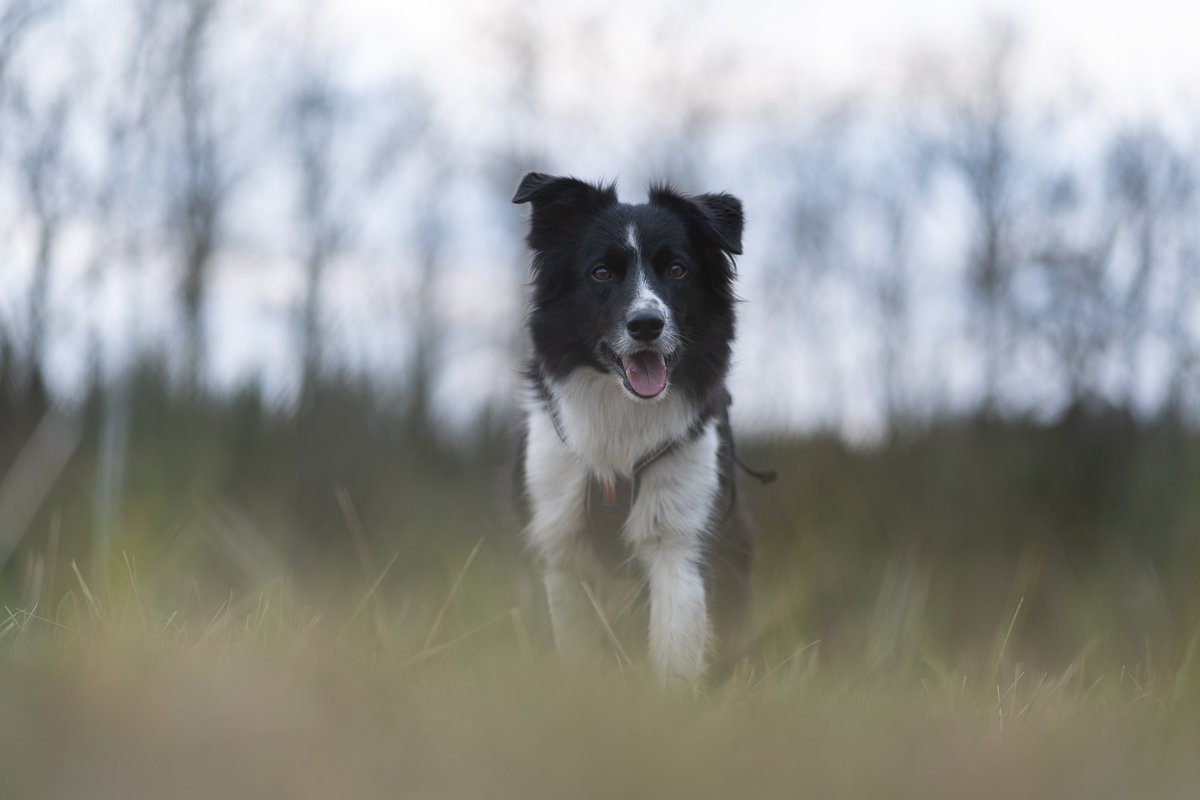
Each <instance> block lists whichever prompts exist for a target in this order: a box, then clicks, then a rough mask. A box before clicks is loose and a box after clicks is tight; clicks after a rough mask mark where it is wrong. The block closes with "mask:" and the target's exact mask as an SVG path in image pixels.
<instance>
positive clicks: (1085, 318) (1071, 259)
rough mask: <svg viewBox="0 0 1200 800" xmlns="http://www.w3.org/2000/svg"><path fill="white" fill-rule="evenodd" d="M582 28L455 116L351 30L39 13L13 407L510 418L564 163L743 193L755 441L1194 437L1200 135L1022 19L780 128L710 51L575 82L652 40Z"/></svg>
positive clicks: (3, 190) (2, 322)
mask: <svg viewBox="0 0 1200 800" xmlns="http://www.w3.org/2000/svg"><path fill="white" fill-rule="evenodd" d="M543 11H545V10H544V9H543ZM560 16H561V15H560ZM548 18H549V15H548V14H546V13H540V12H539V11H538V10H537V9H527V8H525V7H523V6H511V7H505V8H500V9H498V10H497V11H496V12H495V13H494V15H493V16H492V17H490V18H489V19H488V20H487V24H485V25H482V26H481V27H480V31H481V33H480V34H479V37H480V52H481V54H482V55H481V56H480V64H481V65H484V66H486V68H487V71H488V74H489V75H492V74H493V73H494V78H495V80H494V81H493V83H492V84H490V85H489V87H488V89H487V90H486V91H484V90H480V92H479V94H478V95H477V96H475V97H474V98H473V99H471V98H469V99H467V100H462V99H461V98H459V99H457V100H455V99H451V98H447V97H442V96H439V94H438V92H437V87H435V86H434V85H433V84H431V83H429V82H427V81H426V80H422V79H419V78H417V77H415V76H414V75H403V74H399V75H390V76H384V77H382V78H380V77H375V78H371V79H369V80H368V79H364V78H360V77H358V78H356V77H352V76H353V75H355V73H354V70H353V69H352V68H351V66H352V61H351V59H350V58H349V56H348V55H347V53H346V52H344V51H340V50H339V49H338V48H337V47H335V46H334V45H332V44H331V43H330V41H329V40H328V39H327V38H323V36H322V34H321V31H322V30H323V29H322V25H321V21H320V19H319V18H317V17H313V18H312V19H310V20H309V21H308V23H307V25H306V26H301V28H300V29H297V28H296V27H295V26H290V27H289V25H285V24H283V22H281V21H280V20H279V19H273V18H271V17H269V15H267V14H266V13H265V12H257V11H255V10H254V9H252V8H248V7H243V6H241V5H238V4H235V3H233V2H232V0H5V1H4V2H3V4H2V6H0V123H2V124H0V205H2V206H3V208H4V210H5V217H6V220H7V224H6V226H5V229H4V234H5V235H4V237H3V238H2V239H0V258H2V261H3V264H4V267H3V274H0V292H2V293H3V300H4V305H3V306H2V307H0V343H2V344H3V347H4V348H6V352H7V353H8V355H7V357H6V359H5V362H4V363H5V369H6V370H7V371H8V373H9V376H8V383H9V385H10V386H11V387H14V391H17V392H18V394H28V395H29V396H30V397H31V398H34V400H33V401H32V402H35V404H36V402H37V401H36V398H37V397H39V396H44V395H52V396H53V397H54V398H57V400H59V401H61V402H67V403H68V404H69V403H70V402H74V401H77V400H78V398H80V397H81V396H82V395H83V394H85V393H86V391H87V386H88V384H89V383H99V384H111V383H114V382H116V383H120V382H121V381H123V380H126V374H127V372H128V369H129V365H131V364H133V363H135V362H137V361H138V360H139V359H142V358H143V357H144V356H145V354H146V353H154V354H157V355H156V356H155V357H156V358H160V359H161V360H162V362H163V363H165V364H166V365H167V366H168V373H169V375H170V379H171V380H172V381H173V382H174V384H175V385H177V386H178V387H179V389H180V390H181V391H182V392H183V393H184V394H196V393H198V392H200V393H202V392H206V391H209V392H211V391H219V392H228V391H230V390H232V389H233V388H235V387H236V386H238V385H240V384H241V383H244V382H245V381H248V380H254V379H255V376H260V377H261V378H262V380H263V381H264V386H265V387H266V391H267V393H268V395H269V396H270V398H271V402H272V403H276V404H280V405H281V407H286V408H291V409H296V408H298V407H299V405H300V404H302V403H303V402H305V398H307V397H308V396H310V395H311V393H312V392H313V391H314V387H315V385H316V381H317V378H318V376H320V375H322V374H328V375H335V374H346V373H347V372H350V373H354V374H358V375H365V376H367V377H368V378H369V379H370V380H372V381H374V382H377V383H379V384H380V385H381V386H383V387H386V388H389V389H395V390H397V391H398V392H400V393H401V394H405V395H406V396H408V397H409V399H410V400H411V402H413V403H416V404H423V405H426V406H430V405H431V404H432V407H433V408H435V409H437V412H438V413H437V414H435V415H434V416H435V417H437V418H438V420H439V424H441V425H443V426H449V428H451V429H455V428H458V429H461V428H463V427H464V426H466V427H469V426H470V424H471V420H472V419H474V418H475V417H477V416H479V415H480V414H487V413H492V414H496V413H504V412H505V410H506V409H508V408H510V407H511V402H512V398H513V395H514V392H513V379H512V376H513V374H514V370H513V368H512V365H513V364H514V363H516V362H517V361H518V360H519V355H520V352H521V343H520V333H519V328H520V321H521V304H522V286H523V281H524V274H525V273H524V270H525V257H524V255H523V253H522V249H521V244H520V235H521V227H522V222H521V217H520V215H519V211H518V210H517V209H514V208H513V207H512V206H511V205H510V204H509V197H510V193H511V190H512V186H513V185H514V184H515V182H516V180H517V178H518V177H519V175H520V174H522V173H523V172H524V171H525V170H527V169H531V168H540V169H547V170H556V171H561V172H569V173H576V174H580V175H583V176H587V177H599V176H601V175H605V176H613V175H616V176H619V177H620V178H621V180H622V187H623V189H624V191H625V192H626V194H627V196H631V197H634V198H636V196H637V192H638V191H639V190H640V187H641V186H643V185H644V183H645V182H646V180H648V179H650V178H653V177H658V178H665V179H670V180H674V181H675V182H677V183H679V184H680V185H681V186H683V187H684V188H685V189H705V188H712V187H720V188H724V189H728V190H730V191H733V192H735V193H737V194H739V195H740V196H742V197H743V199H744V200H745V201H746V203H747V208H748V209H749V212H750V226H749V229H748V237H749V238H748V243H747V256H746V257H745V259H743V261H742V262H741V264H740V269H741V293H742V295H743V296H744V297H745V298H746V299H747V300H748V301H749V302H747V303H746V304H745V305H744V306H743V310H742V319H743V326H742V343H741V347H742V353H741V355H740V356H739V359H738V362H739V365H740V370H741V371H740V373H739V382H740V385H741V386H742V387H743V389H742V391H741V392H740V402H739V413H740V414H742V416H743V424H745V425H749V426H752V427H756V429H757V430H759V431H762V432H769V431H772V430H776V431H778V430H796V429H797V428H799V429H804V430H812V429H814V428H834V429H840V430H842V431H843V432H847V433H850V434H852V435H854V436H856V437H862V436H864V435H865V436H867V437H868V438H871V437H878V435H880V434H884V433H887V432H889V431H891V432H897V431H903V430H905V429H911V428H912V427H913V426H917V427H920V426H921V425H923V424H926V423H928V422H931V421H934V420H937V419H940V418H944V417H946V416H947V415H949V416H951V417H963V416H971V415H973V414H976V413H978V414H983V415H985V416H989V417H1001V416H1015V417H1027V416H1032V417H1033V418H1035V419H1040V420H1043V421H1050V420H1053V419H1056V418H1057V417H1059V416H1060V415H1062V414H1063V413H1065V412H1066V411H1067V410H1068V409H1070V408H1073V407H1075V406H1079V405H1089V406H1093V407H1096V408H1101V407H1115V408H1121V409H1126V410H1128V411H1129V412H1130V413H1132V414H1134V415H1135V416H1136V417H1138V418H1139V419H1143V420H1145V419H1150V418H1156V417H1160V416H1169V417H1173V418H1178V419H1181V420H1184V421H1186V422H1188V423H1191V422H1193V421H1194V420H1195V415H1196V411H1197V407H1196V402H1197V398H1198V395H1197V389H1198V387H1197V355H1198V353H1200V311H1198V300H1200V294H1198V292H1200V268H1198V266H1200V265H1197V263H1196V259H1197V253H1198V252H1200V249H1198V244H1200V243H1198V242H1197V233H1196V231H1197V230H1200V228H1198V227H1197V226H1196V225H1195V218H1196V212H1197V207H1196V203H1197V195H1196V191H1195V186H1196V172H1197V164H1198V163H1200V162H1198V160H1197V157H1196V156H1197V153H1196V148H1195V141H1194V136H1193V132H1192V129H1191V128H1188V127H1187V125H1186V124H1181V123H1179V122H1178V119H1176V122H1175V123H1174V124H1172V125H1171V126H1168V125H1167V123H1166V122H1165V121H1164V118H1160V117H1149V116H1148V117H1146V118H1145V119H1140V120H1132V121H1131V120H1121V119H1117V120H1116V121H1115V122H1114V121H1113V118H1112V117H1111V116H1110V115H1107V114H1106V113H1105V111H1104V108H1103V107H1102V106H1101V105H1100V104H1099V103H1097V102H1092V103H1091V104H1089V103H1087V102H1084V101H1080V100H1074V99H1071V98H1064V99H1062V100H1059V101H1053V102H1051V101H1035V100H1034V99H1032V98H1033V95H1032V94H1031V93H1030V92H1029V91H1028V90H1027V88H1026V87H1027V86H1028V82H1027V81H1026V80H1025V76H1024V75H1023V73H1022V67H1023V63H1024V62H1023V61H1022V59H1021V49H1020V37H1019V36H1018V35H1017V33H1016V32H1015V29H1014V28H1013V27H1012V26H1010V25H1004V24H993V25H991V26H988V27H985V28H983V29H982V30H981V33H980V35H979V37H978V38H977V41H972V42H969V43H967V44H966V46H965V47H964V50H963V52H961V53H957V54H956V53H943V54H937V53H928V52H926V53H918V54H917V55H915V56H914V57H913V58H912V59H911V60H910V61H908V62H905V63H902V64H898V65H897V67H896V70H895V73H896V75H897V76H899V77H898V78H895V79H893V80H892V81H891V82H890V83H888V84H887V85H883V84H881V85H880V86H878V87H870V88H869V89H868V90H867V91H865V92H864V93H862V94H860V95H857V96H853V97H837V98H833V99H828V98H826V99H824V100H818V99H813V98H811V97H803V96H798V95H796V94H794V93H789V91H788V90H786V88H779V89H777V90H774V93H771V92H767V93H766V94H765V95H762V96H763V98H764V99H760V100H758V101H756V102H755V104H752V105H747V104H746V102H745V101H744V100H743V99H742V98H741V93H742V91H743V90H745V89H746V87H747V86H749V85H751V84H754V85H757V84H755V81H759V83H761V81H760V80H759V79H760V78H762V76H761V75H758V74H756V73H755V72H754V67H753V61H752V60H748V59H742V60H741V61H740V62H739V60H738V59H737V58H734V56H736V55H737V53H733V52H727V51H726V50H722V49H721V48H719V47H718V48H715V49H713V50H711V51H703V50H702V51H701V52H705V54H704V55H693V56H687V55H686V53H687V52H691V51H690V50H689V51H684V50H683V49H682V48H680V47H678V44H679V42H678V35H677V34H676V36H675V38H669V37H668V39H664V41H663V42H662V45H663V48H664V53H665V55H664V57H663V58H662V60H661V63H658V64H655V65H654V66H653V68H651V69H650V70H648V71H647V75H646V77H645V79H644V83H643V84H638V85H633V86H631V88H630V92H629V94H630V95H631V96H635V97H636V98H637V100H636V101H630V102H629V103H627V104H626V105H620V104H619V103H618V102H617V101H616V100H614V99H613V97H612V96H611V93H610V94H605V93H601V92H598V93H596V95H595V102H593V103H589V102H585V98H583V97H581V96H580V95H579V92H578V91H577V90H578V86H576V88H575V89H572V88H570V87H571V86H575V84H578V83H579V81H581V80H584V79H585V78H587V76H589V75H590V76H592V77H591V78H590V80H593V81H594V80H595V79H596V78H595V74H596V70H597V68H598V66H600V65H602V64H603V63H604V58H605V57H606V56H605V54H606V53H608V54H611V53H613V52H617V51H618V50H617V48H619V47H620V45H621V40H620V33H619V32H617V31H612V30H606V29H594V28H587V27H586V26H584V25H583V23H580V28H579V30H577V31H576V30H573V29H568V30H565V32H564V30H563V26H567V27H568V28H569V25H568V23H566V22H563V20H562V19H560V18H559V17H555V19H556V20H557V22H556V23H555V24H556V25H557V26H558V27H556V28H554V29H553V30H551V29H550V27H549V26H550V23H549V22H548V21H547V19H548ZM665 35H666V34H664V36H665ZM585 36H586V37H590V38H589V41H591V42H592V45H593V46H591V47H589V48H582V49H581V48H578V47H575V46H574V45H573V44H572V43H577V42H578V41H579V40H580V37H585ZM743 55H745V54H743ZM738 63H742V64H744V65H746V64H748V66H743V67H741V68H739V67H738V66H737V64H738ZM572 80H574V82H575V83H572ZM564 86H565V87H567V88H563V87H564ZM761 94H762V93H761V92H760V95H761ZM464 103H465V105H464ZM788 375H795V377H794V378H789V379H788V380H782V379H781V378H782V377H786V376H788ZM117 394H118V395H120V394H121V393H120V392H117ZM764 398H766V399H764Z"/></svg>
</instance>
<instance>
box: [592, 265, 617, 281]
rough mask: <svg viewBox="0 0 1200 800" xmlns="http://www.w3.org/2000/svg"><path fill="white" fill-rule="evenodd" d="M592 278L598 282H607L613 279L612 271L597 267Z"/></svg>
mask: <svg viewBox="0 0 1200 800" xmlns="http://www.w3.org/2000/svg"><path fill="white" fill-rule="evenodd" d="M592 277H593V278H595V279H596V280H598V281H606V280H608V279H609V278H611V277H612V270H610V269H609V268H608V267H596V268H595V269H594V270H592Z"/></svg>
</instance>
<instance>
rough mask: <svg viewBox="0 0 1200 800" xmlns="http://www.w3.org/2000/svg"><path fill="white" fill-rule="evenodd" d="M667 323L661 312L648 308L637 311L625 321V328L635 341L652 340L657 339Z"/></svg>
mask: <svg viewBox="0 0 1200 800" xmlns="http://www.w3.org/2000/svg"><path fill="white" fill-rule="evenodd" d="M665 323H666V320H664V319H663V315H662V314H661V313H659V312H658V311H655V310H653V309H648V308H647V309H642V310H641V311H635V312H634V313H633V316H632V317H630V318H629V320H628V321H627V322H626V323H625V328H626V329H627V330H628V331H629V335H630V336H632V337H633V338H634V340H635V341H639V342H650V341H653V340H655V339H657V338H658V335H659V334H660V333H662V329H663V325H664V324H665Z"/></svg>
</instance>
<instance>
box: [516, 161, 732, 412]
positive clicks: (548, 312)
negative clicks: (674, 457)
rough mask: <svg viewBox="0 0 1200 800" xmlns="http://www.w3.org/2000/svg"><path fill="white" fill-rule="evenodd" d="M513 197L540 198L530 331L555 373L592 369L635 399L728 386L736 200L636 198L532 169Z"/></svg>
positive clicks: (532, 236) (661, 190)
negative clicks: (636, 201)
mask: <svg viewBox="0 0 1200 800" xmlns="http://www.w3.org/2000/svg"><path fill="white" fill-rule="evenodd" d="M513 202H514V203H530V204H531V205H532V207H533V210H532V213H531V215H530V221H529V236H528V238H527V242H528V243H529V247H530V249H531V250H532V251H533V286H534V290H533V308H532V310H531V314H530V319H529V328H530V334H531V337H532V340H533V347H534V351H535V353H536V354H537V358H538V360H539V362H540V366H541V368H542V369H543V370H545V371H546V372H547V373H548V375H549V376H550V377H552V378H565V377H566V376H567V375H569V374H570V373H571V372H573V371H574V370H575V369H577V368H579V367H591V368H593V369H596V370H599V371H601V372H604V373H611V374H612V375H614V376H615V377H616V378H618V379H620V380H621V381H622V382H623V383H624V385H625V388H626V390H627V391H628V394H629V396H630V397H632V398H636V399H650V398H656V397H660V396H662V395H663V393H664V391H665V390H666V389H667V387H668V386H675V387H677V388H678V389H682V390H684V391H688V392H690V393H692V395H693V396H697V397H698V396H699V395H702V394H704V393H705V392H706V391H710V390H711V387H714V386H719V385H720V383H721V381H722V379H723V378H724V376H725V372H726V370H727V369H728V366H729V355H730V347H731V344H732V342H733V332H734V295H733V276H734V266H733V259H732V256H733V255H736V254H740V253H741V252H742V224H743V217H742V204H741V202H740V201H739V200H738V199H737V198H736V197H732V196H730V195H727V194H704V195H699V196H696V197H688V196H684V195H681V194H679V193H677V192H675V191H674V190H673V189H671V188H670V187H668V186H653V187H651V190H650V201H649V202H648V203H644V204H642V205H629V204H626V203H620V202H618V201H617V194H616V191H615V188H614V187H613V186H612V185H609V186H600V185H593V184H589V183H585V182H583V181H579V180H576V179H574V178H558V177H554V176H551V175H545V174H542V173H540V172H531V173H529V174H528V175H526V176H525V177H524V179H522V181H521V185H520V186H519V187H518V188H517V193H516V195H515V196H514V197H513Z"/></svg>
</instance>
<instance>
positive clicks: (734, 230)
mask: <svg viewBox="0 0 1200 800" xmlns="http://www.w3.org/2000/svg"><path fill="white" fill-rule="evenodd" d="M650 202H651V203H654V204H655V205H660V206H664V207H666V208H669V209H671V210H672V211H674V212H675V213H677V214H679V215H680V216H682V217H683V218H684V220H685V221H687V222H689V223H690V224H691V225H692V226H694V227H695V228H696V230H698V231H699V232H700V233H701V234H702V235H704V236H705V237H706V238H708V239H709V240H710V241H711V242H712V243H713V244H715V245H716V246H717V247H719V248H721V249H722V250H724V251H725V252H726V253H729V254H730V255H735V256H740V255H741V254H742V228H743V227H744V226H745V222H746V219H745V215H744V214H743V213H742V201H741V200H738V199H737V198H736V197H734V196H733V195H731V194H725V193H724V192H717V193H716V194H702V195H697V196H695V197H688V196H686V195H682V194H679V193H678V192H676V191H675V190H674V189H672V188H671V187H670V186H666V185H659V186H652V187H650Z"/></svg>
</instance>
